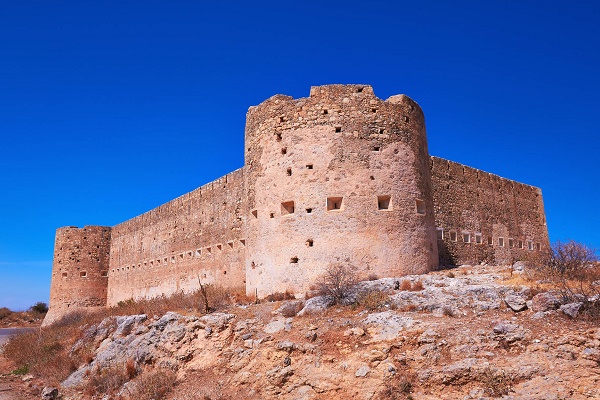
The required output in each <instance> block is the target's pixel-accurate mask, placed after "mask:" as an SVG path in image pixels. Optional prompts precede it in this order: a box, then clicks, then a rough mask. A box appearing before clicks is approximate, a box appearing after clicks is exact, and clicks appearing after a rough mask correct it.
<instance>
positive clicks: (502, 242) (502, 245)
mask: <svg viewBox="0 0 600 400" xmlns="http://www.w3.org/2000/svg"><path fill="white" fill-rule="evenodd" d="M498 246H500V247H504V238H498Z"/></svg>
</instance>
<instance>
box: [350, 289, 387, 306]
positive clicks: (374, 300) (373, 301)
mask: <svg viewBox="0 0 600 400" xmlns="http://www.w3.org/2000/svg"><path fill="white" fill-rule="evenodd" d="M358 305H359V306H361V307H364V308H365V309H366V310H369V311H377V310H382V309H383V308H385V307H386V306H388V307H389V306H390V296H389V295H388V294H386V293H385V292H382V291H381V290H367V291H365V292H362V293H360V294H359V296H358Z"/></svg>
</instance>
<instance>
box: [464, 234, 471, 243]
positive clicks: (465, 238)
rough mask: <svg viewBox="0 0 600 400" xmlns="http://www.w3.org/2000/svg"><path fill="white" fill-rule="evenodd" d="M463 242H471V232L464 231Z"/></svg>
mask: <svg viewBox="0 0 600 400" xmlns="http://www.w3.org/2000/svg"><path fill="white" fill-rule="evenodd" d="M463 242H465V243H471V234H470V233H463Z"/></svg>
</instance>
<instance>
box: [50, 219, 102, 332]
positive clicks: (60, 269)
mask: <svg viewBox="0 0 600 400" xmlns="http://www.w3.org/2000/svg"><path fill="white" fill-rule="evenodd" d="M110 238H111V228H109V227H104V226H86V227H84V228H77V227H65V228H59V229H57V231H56V238H55V242H54V261H53V264H52V285H51V288H50V311H49V313H48V315H47V316H46V318H45V320H44V323H45V324H48V323H51V322H53V321H54V320H56V319H57V318H60V316H62V315H63V314H64V313H66V312H69V311H75V310H76V309H78V308H81V307H86V308H88V307H102V306H105V305H106V293H107V287H108V268H109V252H110Z"/></svg>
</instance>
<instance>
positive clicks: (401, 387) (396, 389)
mask: <svg viewBox="0 0 600 400" xmlns="http://www.w3.org/2000/svg"><path fill="white" fill-rule="evenodd" d="M414 380H415V379H414V377H413V376H410V375H408V374H405V373H397V374H396V375H394V376H393V377H392V378H390V379H388V380H387V381H385V383H384V387H383V390H382V391H381V392H380V393H379V396H380V397H379V398H380V399H386V400H411V399H412V398H413V397H412V396H411V393H412V392H413V389H414V383H413V382H414Z"/></svg>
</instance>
